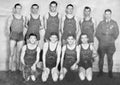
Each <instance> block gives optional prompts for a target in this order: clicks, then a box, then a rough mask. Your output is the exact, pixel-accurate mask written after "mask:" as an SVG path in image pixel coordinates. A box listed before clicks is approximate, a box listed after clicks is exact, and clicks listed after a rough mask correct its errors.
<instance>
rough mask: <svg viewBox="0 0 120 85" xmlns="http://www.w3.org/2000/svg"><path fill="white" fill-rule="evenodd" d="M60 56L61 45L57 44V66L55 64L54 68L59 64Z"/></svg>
mask: <svg viewBox="0 0 120 85" xmlns="http://www.w3.org/2000/svg"><path fill="white" fill-rule="evenodd" d="M60 54H61V44H60V43H58V46H57V64H56V68H57V67H58V65H59V63H60Z"/></svg>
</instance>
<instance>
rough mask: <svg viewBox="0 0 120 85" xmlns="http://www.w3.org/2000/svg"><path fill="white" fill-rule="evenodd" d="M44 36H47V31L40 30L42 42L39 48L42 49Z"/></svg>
mask: <svg viewBox="0 0 120 85" xmlns="http://www.w3.org/2000/svg"><path fill="white" fill-rule="evenodd" d="M44 35H45V29H42V30H40V41H39V47H40V49H43V45H44Z"/></svg>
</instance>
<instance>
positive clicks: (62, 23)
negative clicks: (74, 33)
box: [61, 16, 65, 34]
mask: <svg viewBox="0 0 120 85" xmlns="http://www.w3.org/2000/svg"><path fill="white" fill-rule="evenodd" d="M64 21H65V16H63V18H62V22H61V32H62V34H63V28H64Z"/></svg>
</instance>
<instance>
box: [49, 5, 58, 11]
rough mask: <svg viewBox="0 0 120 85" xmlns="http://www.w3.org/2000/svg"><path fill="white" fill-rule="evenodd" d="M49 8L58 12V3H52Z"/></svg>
mask: <svg viewBox="0 0 120 85" xmlns="http://www.w3.org/2000/svg"><path fill="white" fill-rule="evenodd" d="M49 10H50V11H51V12H56V10H57V5H56V4H55V3H52V4H50V7H49Z"/></svg>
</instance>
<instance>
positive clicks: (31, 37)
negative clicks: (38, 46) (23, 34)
mask: <svg viewBox="0 0 120 85" xmlns="http://www.w3.org/2000/svg"><path fill="white" fill-rule="evenodd" d="M29 41H30V43H31V44H35V43H36V41H37V38H36V36H35V35H31V36H30V38H29Z"/></svg>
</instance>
